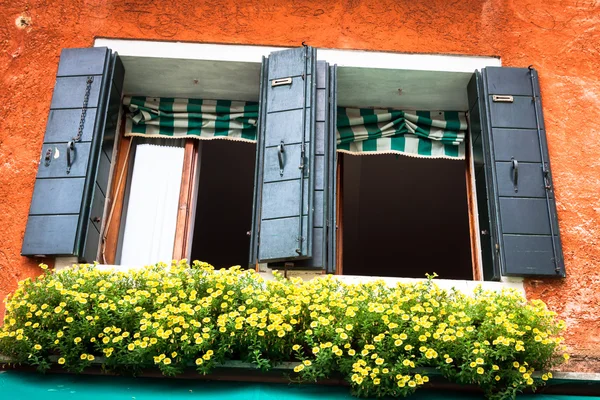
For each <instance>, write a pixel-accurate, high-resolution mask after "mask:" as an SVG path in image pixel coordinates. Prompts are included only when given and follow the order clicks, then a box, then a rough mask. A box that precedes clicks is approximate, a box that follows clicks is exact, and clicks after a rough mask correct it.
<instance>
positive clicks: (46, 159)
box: [44, 147, 52, 167]
mask: <svg viewBox="0 0 600 400" xmlns="http://www.w3.org/2000/svg"><path fill="white" fill-rule="evenodd" d="M50 161H52V147H48V150H46V155H45V156H44V166H46V167H49V166H50Z"/></svg>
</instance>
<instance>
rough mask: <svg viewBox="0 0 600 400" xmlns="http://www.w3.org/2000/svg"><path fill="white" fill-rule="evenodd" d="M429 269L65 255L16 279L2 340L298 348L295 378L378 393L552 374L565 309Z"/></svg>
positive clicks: (65, 352)
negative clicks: (303, 272) (137, 266)
mask: <svg viewBox="0 0 600 400" xmlns="http://www.w3.org/2000/svg"><path fill="white" fill-rule="evenodd" d="M431 278H432V277H429V279H428V280H426V281H423V282H419V283H413V284H405V283H401V284H398V285H396V286H395V287H387V286H386V285H385V284H384V283H383V282H382V281H377V282H372V283H364V284H355V285H349V284H345V283H342V282H340V281H339V280H337V279H335V278H334V277H332V276H327V277H324V278H320V279H315V280H312V281H308V282H302V281H301V280H299V279H291V280H286V279H284V278H282V277H280V276H278V277H277V279H275V280H273V281H266V280H263V279H262V278H261V277H260V276H259V275H258V274H256V273H255V272H253V271H246V270H241V269H240V268H239V267H233V268H230V269H222V270H214V269H213V268H212V267H211V266H210V265H208V264H206V263H201V262H197V261H195V262H194V263H193V264H192V265H188V264H187V262H186V261H185V260H182V261H181V262H179V263H177V262H173V264H171V265H170V266H169V265H164V264H158V265H156V266H150V267H146V268H144V269H141V270H132V271H128V272H115V271H103V270H100V269H98V268H97V267H95V266H93V265H82V266H75V267H73V268H71V269H67V270H64V271H61V272H46V273H44V274H43V275H41V276H40V277H38V278H36V279H33V280H32V279H26V280H24V281H22V282H20V283H19V287H18V289H17V290H16V291H15V292H14V293H13V294H12V295H11V296H9V297H8V298H7V300H6V311H7V313H6V316H5V319H4V326H3V327H2V329H1V330H0V353H1V354H3V355H5V356H8V357H10V359H11V360H12V362H15V363H25V364H28V365H35V366H37V368H38V369H39V370H40V371H45V370H47V369H48V368H49V367H50V365H51V361H50V360H52V359H56V360H57V362H58V364H60V365H61V366H62V367H63V368H65V369H66V370H68V371H72V372H81V371H83V370H85V369H86V368H87V367H89V366H90V365H92V364H93V363H94V362H98V361H99V360H102V361H103V366H104V368H105V369H106V370H109V371H115V372H133V373H135V372H137V371H139V370H140V369H142V368H147V367H151V366H157V367H158V368H159V369H160V370H161V371H162V372H163V373H164V374H165V375H176V374H178V373H181V372H182V371H183V370H184V369H185V368H186V367H188V366H192V365H193V366H194V367H195V368H196V370H197V371H198V373H201V374H206V373H209V372H210V371H211V370H212V369H213V368H214V367H215V366H217V365H219V364H221V363H223V362H224V361H226V360H234V359H237V360H243V361H246V362H251V363H253V364H255V365H256V366H257V367H259V368H261V369H268V368H270V367H271V366H272V365H274V364H276V363H278V362H282V361H296V362H298V363H297V366H296V367H295V368H294V371H295V373H296V375H295V376H294V377H293V379H298V380H302V381H314V380H319V379H322V378H326V377H328V376H331V375H335V374H341V375H342V376H343V377H344V378H345V379H347V381H348V382H349V383H350V384H351V388H352V391H353V393H354V394H355V395H358V396H377V397H383V396H406V395H409V394H411V393H413V392H414V391H415V390H416V389H417V388H418V387H420V386H421V385H423V384H425V383H427V382H428V380H429V376H428V371H432V369H435V370H437V371H439V373H441V374H442V375H443V376H444V377H446V378H447V379H449V380H451V381H453V382H458V383H469V384H476V385H479V386H480V387H481V388H483V389H484V391H485V392H486V394H487V396H488V397H489V398H505V397H506V396H512V395H514V394H515V393H516V392H518V391H521V390H523V389H524V388H527V387H532V388H535V387H536V386H537V385H539V384H541V383H543V381H545V380H547V379H548V378H551V377H552V374H551V373H550V372H548V369H549V368H550V367H552V366H553V365H556V364H557V363H559V362H560V361H562V357H560V356H558V352H559V351H561V350H563V348H564V346H563V345H562V342H563V338H561V337H560V336H559V334H560V331H561V330H562V329H564V322H562V321H558V320H557V319H556V316H555V313H554V312H551V311H549V310H548V309H547V308H546V306H545V305H544V303H543V302H541V301H539V300H534V301H527V300H525V299H524V298H523V297H522V296H521V295H520V294H518V293H517V292H515V291H503V292H502V293H496V292H490V291H484V290H482V289H481V288H478V289H477V290H475V292H474V293H473V295H472V296H466V295H464V294H461V293H459V292H456V291H446V290H441V289H440V288H439V287H438V286H437V285H436V284H435V281H434V280H432V279H431ZM53 357H54V358H53ZM564 357H565V358H567V357H568V356H567V355H566V354H565V355H564ZM534 372H536V373H539V375H538V374H536V375H534Z"/></svg>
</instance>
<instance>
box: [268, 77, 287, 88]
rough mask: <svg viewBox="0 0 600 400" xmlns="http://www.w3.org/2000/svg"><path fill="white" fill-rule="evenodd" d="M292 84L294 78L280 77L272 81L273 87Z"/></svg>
mask: <svg viewBox="0 0 600 400" xmlns="http://www.w3.org/2000/svg"><path fill="white" fill-rule="evenodd" d="M291 84H292V78H280V79H274V80H272V81H271V87H277V86H284V85H291Z"/></svg>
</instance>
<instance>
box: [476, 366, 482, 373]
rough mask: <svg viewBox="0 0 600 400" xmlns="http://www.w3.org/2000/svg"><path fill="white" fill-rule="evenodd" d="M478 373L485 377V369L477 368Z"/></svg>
mask: <svg viewBox="0 0 600 400" xmlns="http://www.w3.org/2000/svg"><path fill="white" fill-rule="evenodd" d="M477 373H478V374H479V375H483V368H481V367H479V368H477Z"/></svg>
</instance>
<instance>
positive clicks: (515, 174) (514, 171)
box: [510, 158, 519, 192]
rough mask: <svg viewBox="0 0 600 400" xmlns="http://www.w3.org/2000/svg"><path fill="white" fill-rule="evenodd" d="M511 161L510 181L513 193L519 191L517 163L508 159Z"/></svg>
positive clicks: (512, 159)
mask: <svg viewBox="0 0 600 400" xmlns="http://www.w3.org/2000/svg"><path fill="white" fill-rule="evenodd" d="M510 160H511V161H512V179H513V185H514V187H515V192H518V191H519V162H518V161H517V160H515V159H514V158H511V159H510Z"/></svg>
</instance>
